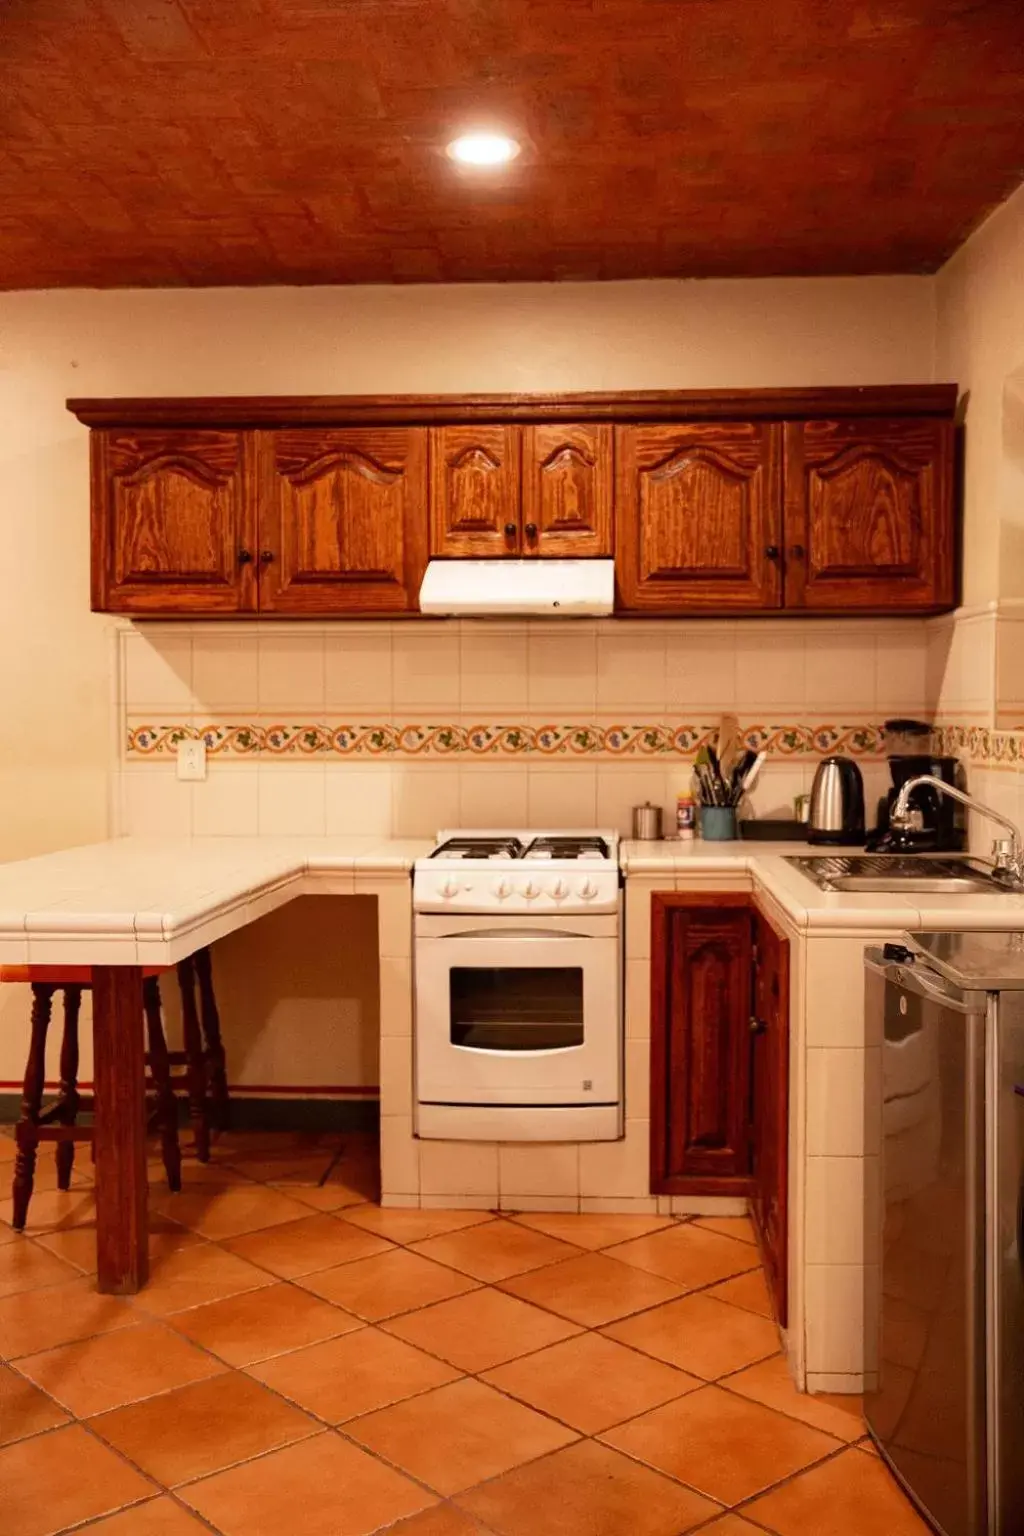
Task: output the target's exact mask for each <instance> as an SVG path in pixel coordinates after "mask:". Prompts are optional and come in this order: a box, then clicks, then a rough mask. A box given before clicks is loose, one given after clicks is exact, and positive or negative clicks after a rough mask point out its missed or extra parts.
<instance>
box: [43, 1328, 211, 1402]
mask: <svg viewBox="0 0 1024 1536" xmlns="http://www.w3.org/2000/svg"><path fill="white" fill-rule="evenodd" d="M18 1369H19V1371H22V1372H23V1373H24V1375H26V1376H28V1377H30V1378H31V1379H32V1380H33V1381H34V1382H36V1383H37V1385H38V1386H40V1387H42V1389H43V1391H44V1392H49V1394H50V1396H51V1397H55V1398H56V1399H57V1401H58V1402H59V1403H63V1404H64V1406H65V1407H66V1408H70V1410H71V1412H72V1413H73V1414H76V1415H77V1416H78V1417H79V1418H81V1419H84V1418H88V1417H89V1416H90V1415H91V1414H94V1413H103V1412H104V1411H105V1410H106V1409H108V1408H119V1407H120V1406H121V1404H122V1403H133V1402H136V1401H138V1399H139V1398H143V1397H151V1396H152V1395H153V1394H154V1393H155V1392H167V1391H169V1390H170V1389H171V1388H172V1387H183V1386H185V1385H186V1384H187V1383H188V1382H190V1381H202V1380H203V1379H204V1378H205V1377H207V1376H215V1375H217V1374H219V1373H220V1372H221V1371H222V1370H223V1369H224V1367H223V1366H222V1365H221V1363H220V1361H218V1360H214V1359H213V1358H212V1357H211V1356H210V1355H207V1354H204V1353H203V1351H202V1350H200V1349H195V1348H193V1346H192V1345H191V1344H188V1343H186V1341H185V1340H184V1339H182V1338H179V1336H178V1335H177V1334H176V1333H172V1331H171V1330H170V1328H165V1327H164V1326H163V1324H162V1323H142V1324H140V1325H139V1326H138V1327H137V1328H123V1329H119V1330H118V1331H117V1332H116V1333H104V1334H101V1335H100V1337H99V1338H96V1339H86V1340H85V1341H84V1342H83V1343H81V1344H64V1345H62V1346H61V1348H60V1349H51V1350H47V1352H46V1353H45V1354H42V1355H28V1356H27V1357H26V1358H25V1359H24V1360H19V1362H18Z"/></svg>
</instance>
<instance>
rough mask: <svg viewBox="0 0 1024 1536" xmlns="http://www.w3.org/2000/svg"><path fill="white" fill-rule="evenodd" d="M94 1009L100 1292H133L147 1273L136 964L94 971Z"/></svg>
mask: <svg viewBox="0 0 1024 1536" xmlns="http://www.w3.org/2000/svg"><path fill="white" fill-rule="evenodd" d="M92 1009H93V1023H92V1029H93V1057H94V1065H93V1077H94V1080H95V1086H96V1091H95V1108H96V1126H95V1132H94V1149H95V1150H94V1155H95V1159H96V1250H97V1267H98V1270H99V1288H100V1290H101V1291H106V1292H108V1293H110V1294H113V1295H133V1294H134V1293H135V1292H136V1291H137V1290H139V1289H140V1288H141V1287H142V1286H143V1285H145V1283H146V1280H147V1278H148V1274H149V1219H148V1213H147V1202H146V1195H147V1189H146V1061H145V1041H144V1036H143V1013H142V972H141V970H140V969H139V968H138V966H134V965H118V966H114V965H97V966H94V967H93V973H92Z"/></svg>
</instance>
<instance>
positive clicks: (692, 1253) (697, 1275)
mask: <svg viewBox="0 0 1024 1536" xmlns="http://www.w3.org/2000/svg"><path fill="white" fill-rule="evenodd" d="M608 1252H609V1254H610V1255H611V1256H612V1257H613V1258H616V1259H621V1260H622V1261H623V1263H625V1264H635V1265H637V1267H638V1268H640V1269H646V1270H649V1271H650V1273H651V1274H652V1275H663V1276H664V1277H665V1279H667V1280H674V1281H676V1283H677V1284H678V1285H679V1286H682V1287H685V1288H686V1289H687V1290H690V1291H695V1290H699V1289H700V1288H701V1287H702V1286H705V1285H712V1284H713V1283H714V1282H715V1281H716V1280H725V1279H727V1278H728V1277H729V1276H730V1275H738V1274H741V1273H742V1272H743V1271H744V1270H747V1269H755V1268H756V1267H757V1265H758V1258H757V1249H756V1248H752V1247H751V1246H750V1244H749V1243H738V1242H737V1241H736V1239H735V1238H734V1237H722V1236H721V1235H720V1234H719V1233H718V1232H705V1231H704V1229H703V1228H702V1227H698V1226H695V1225H694V1223H693V1222H686V1223H684V1224H681V1225H676V1226H674V1227H669V1228H668V1230H667V1231H665V1232H653V1233H652V1234H651V1236H650V1237H638V1238H636V1239H635V1241H633V1242H631V1243H621V1244H619V1246H618V1247H616V1248H610V1249H609V1250H608Z"/></svg>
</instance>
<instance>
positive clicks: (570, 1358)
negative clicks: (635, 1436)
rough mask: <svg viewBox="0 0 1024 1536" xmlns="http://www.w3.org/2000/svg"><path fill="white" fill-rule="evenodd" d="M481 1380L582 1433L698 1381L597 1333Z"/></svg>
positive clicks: (605, 1426) (556, 1346) (501, 1367)
mask: <svg viewBox="0 0 1024 1536" xmlns="http://www.w3.org/2000/svg"><path fill="white" fill-rule="evenodd" d="M484 1380H485V1381H487V1382H489V1383H490V1385H491V1386H492V1387H497V1388H498V1389H499V1391H501V1392H507V1393H508V1394H509V1395H510V1396H511V1397H516V1398H519V1399H521V1401H523V1402H525V1403H529V1405H530V1406H531V1408H539V1409H540V1410H541V1412H542V1413H549V1414H551V1416H552V1418H555V1419H561V1420H562V1422H563V1423H564V1424H570V1425H571V1426H572V1428H573V1429H578V1430H579V1431H580V1432H581V1434H584V1435H596V1434H597V1433H598V1432H599V1431H600V1430H602V1429H610V1428H611V1426H612V1425H613V1424H621V1423H622V1421H623V1420H624V1419H632V1418H635V1417H636V1416H637V1414H640V1413H646V1412H647V1411H648V1409H651V1408H655V1407H657V1405H658V1404H659V1403H667V1402H669V1401H670V1400H671V1399H672V1398H674V1397H681V1396H682V1395H683V1393H684V1392H693V1391H695V1390H696V1388H698V1387H699V1386H701V1385H702V1383H701V1382H700V1381H698V1380H697V1379H696V1378H695V1377H693V1376H687V1375H684V1373H683V1372H682V1371H676V1370H673V1369H672V1367H671V1366H668V1365H663V1364H662V1363H661V1362H660V1361H657V1360H648V1359H646V1358H645V1357H644V1356H643V1355H638V1354H636V1353H635V1352H634V1351H633V1350H631V1349H624V1348H623V1346H622V1345H621V1344H614V1343H613V1342H612V1341H611V1339H605V1338H602V1337H601V1335H600V1334H598V1333H584V1334H579V1335H578V1336H577V1337H576V1338H574V1339H566V1340H565V1341H564V1342H563V1343H561V1344H552V1346H551V1347H550V1349H542V1350H541V1351H540V1352H539V1354H535V1355H526V1356H525V1357H524V1358H523V1359H521V1360H512V1361H510V1362H509V1364H508V1365H499V1366H498V1368H497V1370H494V1371H488V1372H487V1373H486V1375H485V1376H484Z"/></svg>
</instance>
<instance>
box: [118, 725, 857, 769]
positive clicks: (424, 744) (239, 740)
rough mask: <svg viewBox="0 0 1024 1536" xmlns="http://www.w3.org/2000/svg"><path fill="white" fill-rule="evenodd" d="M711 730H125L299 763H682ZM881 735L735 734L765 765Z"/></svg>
mask: <svg viewBox="0 0 1024 1536" xmlns="http://www.w3.org/2000/svg"><path fill="white" fill-rule="evenodd" d="M716 729H717V727H716V726H714V725H710V724H708V725H670V724H666V723H662V722H658V723H653V724H647V725H587V724H576V725H502V724H494V725H488V724H481V725H417V724H410V725H396V724H386V725H378V724H355V725H350V724H338V725H319V724H307V723H304V722H300V721H296V722H282V723H279V724H270V725H263V724H257V723H252V722H241V723H235V724H226V723H220V724H218V723H216V722H212V723H211V724H209V725H186V724H166V723H165V724H161V725H150V724H143V725H130V726H129V727H128V734H127V752H128V755H129V757H145V758H152V757H167V756H171V755H173V754H174V753H175V752H176V751H177V749H178V745H179V743H181V742H182V741H198V740H202V741H205V743H206V750H207V752H209V753H210V754H211V755H217V756H223V757H238V756H240V757H247V756H252V755H254V754H256V753H261V754H262V753H270V754H272V755H274V756H283V755H289V756H295V757H304V756H306V757H308V756H314V755H319V754H323V753H331V754H335V755H337V756H341V757H361V758H375V757H410V758H426V757H429V758H445V757H541V758H552V757H555V758H579V757H598V756H600V757H606V758H630V759H635V758H665V757H671V758H675V759H683V760H689V759H692V758H694V757H695V756H696V754H697V752H698V751H699V749H700V748H701V747H702V746H705V745H708V744H709V743H713V742H714V739H715V733H716ZM882 737H883V732H882V727H881V725H875V724H860V725H811V724H803V723H801V724H796V725H773V724H765V725H759V724H755V723H751V724H748V725H745V726H744V727H743V730H742V738H743V744H744V746H746V747H749V748H750V749H751V750H752V751H755V752H758V751H761V750H763V749H767V751H768V752H769V753H771V755H772V756H774V757H783V758H801V757H820V756H824V755H825V754H826V753H830V752H843V753H846V754H847V755H849V756H851V757H859V758H865V759H868V758H879V757H881V756H883V749H882Z"/></svg>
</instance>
